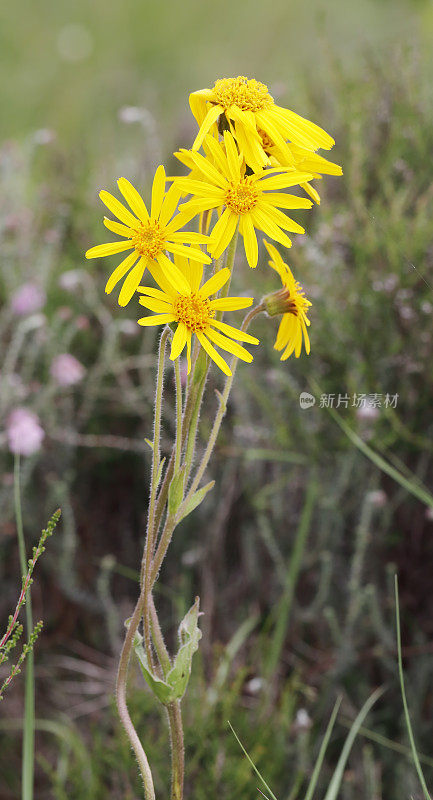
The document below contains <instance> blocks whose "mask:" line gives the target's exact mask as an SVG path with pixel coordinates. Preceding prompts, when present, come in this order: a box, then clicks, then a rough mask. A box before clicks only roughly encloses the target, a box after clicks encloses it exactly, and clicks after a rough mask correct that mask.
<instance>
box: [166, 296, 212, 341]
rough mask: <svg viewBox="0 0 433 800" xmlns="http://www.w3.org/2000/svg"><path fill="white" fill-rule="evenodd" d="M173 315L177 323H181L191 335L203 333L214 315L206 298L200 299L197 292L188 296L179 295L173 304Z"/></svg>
mask: <svg viewBox="0 0 433 800" xmlns="http://www.w3.org/2000/svg"><path fill="white" fill-rule="evenodd" d="M173 313H174V315H175V317H176V321H177V322H181V323H182V324H183V325H185V326H186V328H188V329H189V330H190V331H192V332H193V333H197V331H205V330H206V328H207V326H208V325H209V320H210V319H211V318H212V317H213V316H214V315H215V311H213V310H212V309H211V308H210V306H209V300H208V299H207V298H203V297H200V295H199V294H198V292H192V293H191V294H190V295H187V296H185V295H179V297H178V298H177V299H176V300H175V301H174V303H173Z"/></svg>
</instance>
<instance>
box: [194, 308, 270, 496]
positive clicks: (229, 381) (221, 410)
mask: <svg viewBox="0 0 433 800" xmlns="http://www.w3.org/2000/svg"><path fill="white" fill-rule="evenodd" d="M262 311H264V306H263V305H262V304H260V305H258V306H255V308H253V309H252V310H251V311H250V312H249V313H248V314H247V315H246V317H245V319H244V321H243V323H242V327H241V330H242V331H246V330H247V328H248V327H249V325H250V323H251V322H252V320H253V319H254V317H256V316H257V315H258V314H261V312H262ZM238 361H239V359H238V358H236V356H233V358H232V362H231V364H230V370H231V375H228V376H227V378H226V382H225V386H224V391H223V393H222V395H221V397H220V400H219V407H218V411H217V413H216V416H215V420H214V424H213V426H212V430H211V433H210V436H209V440H208V443H207V445H206V450H205V452H204V454H203V457H202V460H201V462H200V465H199V467H198V469H197V472H196V475H195V477H194V480H193V482H192V484H191V486H190V489H189V492H188V494H187V496H186V498H185V500H184V503H186V502H187V501H188V500H190V499H191V497H192V496H193V494H194V493H195V492H196V491H197V489H198V486H199V484H200V481H201V479H202V477H203V475H204V473H205V470H206V468H207V465H208V463H209V459H210V457H211V455H212V451H213V449H214V447H215V443H216V440H217V437H218V433H219V430H220V427H221V423H222V421H223V419H224V416H225V413H226V409H227V401H228V398H229V395H230V391H231V388H232V385H233V380H234V377H235V372H236V368H237V365H238Z"/></svg>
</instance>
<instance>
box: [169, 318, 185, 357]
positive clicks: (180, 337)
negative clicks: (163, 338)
mask: <svg viewBox="0 0 433 800" xmlns="http://www.w3.org/2000/svg"><path fill="white" fill-rule="evenodd" d="M186 338H187V337H186V327H185V325H184V324H183V323H182V322H179V324H178V326H177V328H176V331H175V334H174V336H173V341H172V343H171V352H170V358H171V360H172V361H174V360H175V359H176V358H178V357H179V356H180V354H181V352H182V350H183V348H184V347H185V345H186Z"/></svg>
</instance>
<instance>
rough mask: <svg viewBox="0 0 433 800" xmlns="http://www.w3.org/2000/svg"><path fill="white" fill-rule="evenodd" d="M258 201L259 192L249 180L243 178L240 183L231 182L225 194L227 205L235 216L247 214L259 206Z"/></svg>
mask: <svg viewBox="0 0 433 800" xmlns="http://www.w3.org/2000/svg"><path fill="white" fill-rule="evenodd" d="M258 200H259V192H258V190H257V189H256V187H255V186H254V185H253V184H251V183H250V182H249V180H248V178H241V181H240V183H234V182H233V181H231V182H230V185H229V188H228V189H227V191H226V194H225V204H226V206H227V208H230V209H231V210H232V211H234V213H235V214H247V213H248V211H251V210H252V209H253V208H254V207H255V206H256V205H257V203H258Z"/></svg>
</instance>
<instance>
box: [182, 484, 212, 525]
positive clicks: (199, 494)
mask: <svg viewBox="0 0 433 800" xmlns="http://www.w3.org/2000/svg"><path fill="white" fill-rule="evenodd" d="M214 486H215V481H210V482H209V483H207V484H206V486H203V487H202V488H201V489H198V490H197V491H196V492H194V494H193V495H192V497H190V499H189V500H187V501H185V502H184V503H183V504H182V505H181V507H180V509H179V513H178V517H177V521H178V522H180V521H181V520H182V519H185V517H187V516H188V514H191V511H194V509H195V508H197V506H199V505H200V503H201V502H203V500H204V498H205V497H206V495H207V493H208V492H210V490H211V489H213V487H214Z"/></svg>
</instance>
